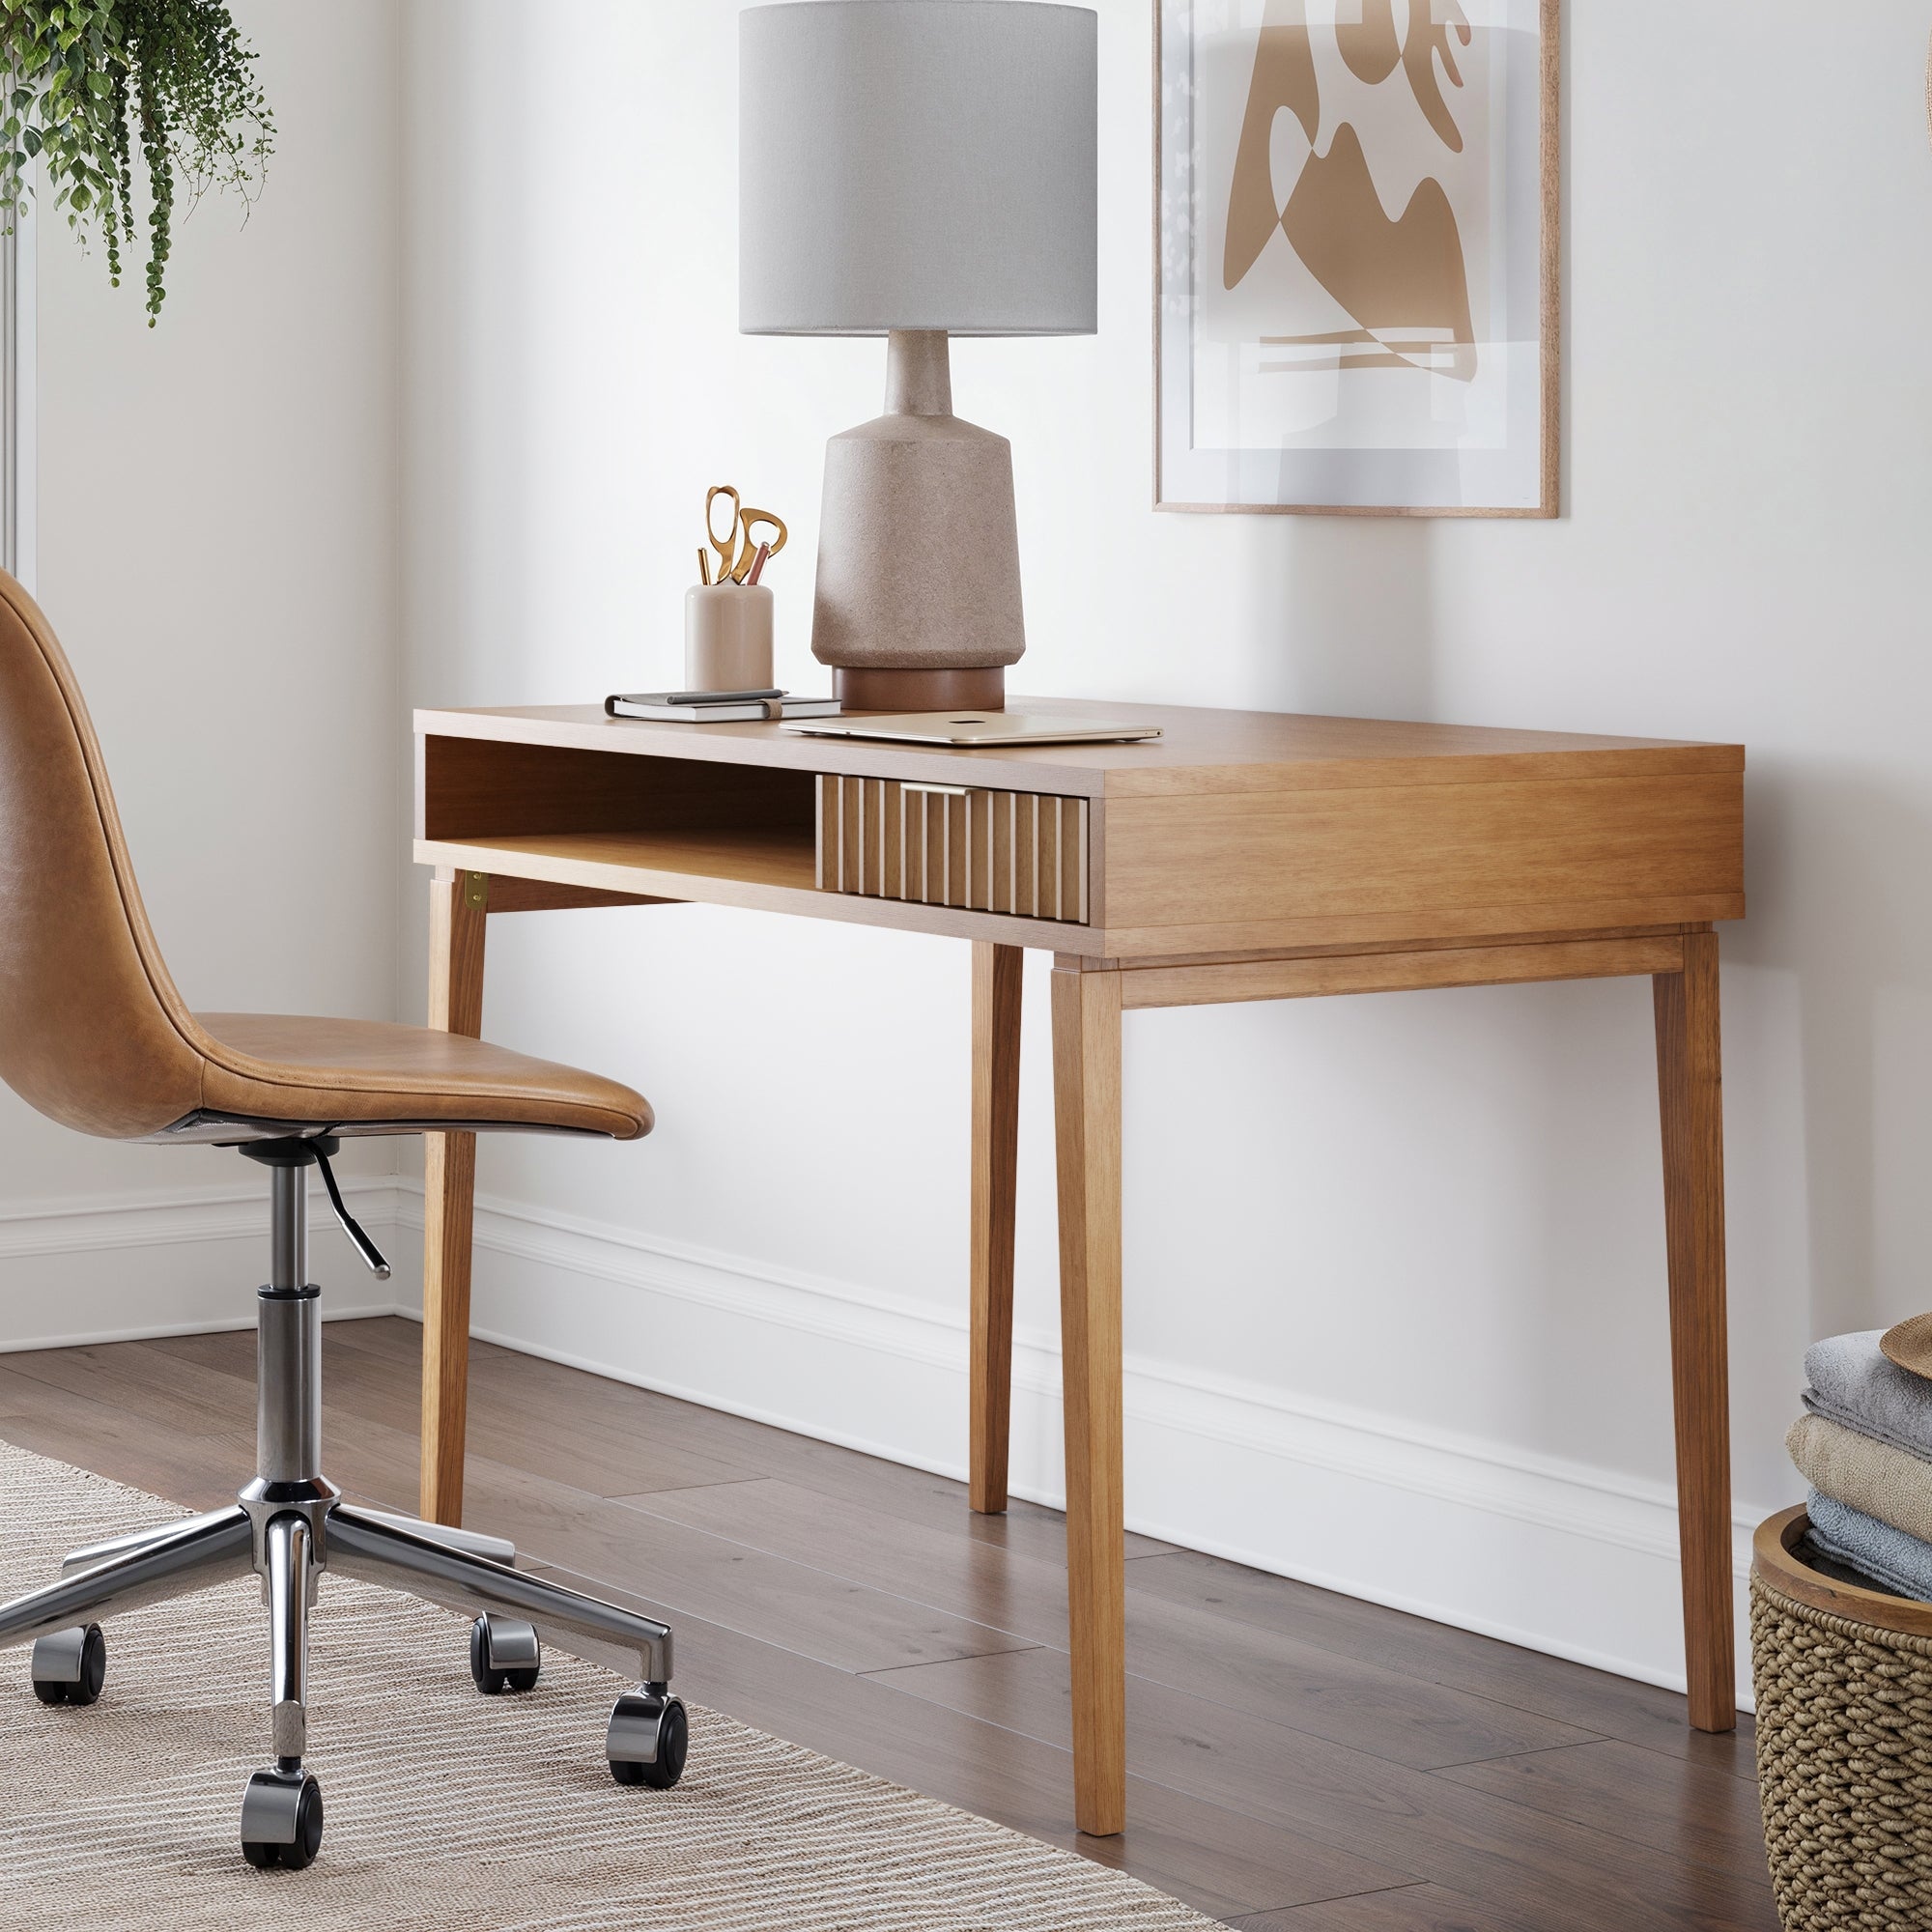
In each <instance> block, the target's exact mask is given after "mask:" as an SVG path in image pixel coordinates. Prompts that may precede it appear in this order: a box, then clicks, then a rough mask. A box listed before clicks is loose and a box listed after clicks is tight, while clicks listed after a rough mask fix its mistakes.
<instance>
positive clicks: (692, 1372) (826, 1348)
mask: <svg viewBox="0 0 1932 1932" xmlns="http://www.w3.org/2000/svg"><path fill="white" fill-rule="evenodd" d="M399 1221H400V1224H401V1226H400V1227H399V1230H398V1232H399V1234H400V1233H401V1228H402V1227H412V1228H417V1229H419V1228H420V1227H421V1224H422V1205H421V1196H420V1192H419V1191H412V1189H411V1188H410V1186H409V1184H408V1183H404V1184H403V1187H402V1191H401V1201H400V1213H399ZM476 1248H477V1257H476V1273H475V1288H474V1301H473V1309H474V1322H475V1330H476V1333H477V1334H478V1335H479V1336H482V1337H483V1338H485V1339H487V1340H490V1341H493V1342H499V1343H501V1344H503V1345H504V1346H506V1347H508V1348H512V1349H518V1350H525V1351H526V1352H528V1353H532V1354H538V1355H544V1356H548V1357H550V1358H551V1359H553V1360H555V1361H559V1362H565V1363H568V1364H570V1365H571V1366H573V1367H577V1368H583V1369H589V1370H592V1371H594V1372H595V1373H597V1374H600V1375H606V1376H611V1377H613V1378H617V1379H619V1380H624V1381H629V1382H634V1383H637V1384H639V1385H641V1386H643V1387H646V1388H653V1389H659V1390H662V1391H663V1392H665V1393H666V1394H668V1395H674V1396H681V1397H684V1398H686V1399H688V1400H691V1401H695V1402H698V1403H703V1404H705V1405H707V1406H711V1407H714V1408H723V1409H727V1410H730V1411H732V1412H734V1413H737V1414H741V1415H746V1416H750V1417H753V1418H754V1419H755V1420H757V1421H760V1422H770V1423H775V1424H777V1425H779V1426H780V1427H781V1428H785V1429H791V1430H797V1431H799V1432H801V1433H803V1434H805V1435H814V1436H818V1437H820V1438H822V1439H825V1440H828V1441H833V1442H839V1443H843V1444H845V1445H847V1446H848V1447H851V1448H854V1449H861V1450H865V1451H867V1452H869V1453H871V1454H875V1455H881V1456H885V1457H889V1458H891V1459H892V1460H893V1461H895V1462H899V1463H909V1464H911V1465H913V1466H915V1467H919V1468H924V1469H930V1470H933V1471H935V1472H937V1473H940V1474H944V1475H948V1476H954V1477H961V1476H963V1475H964V1474H965V1454H966V1441H965V1434H966V1425H965V1416H966V1354H967V1338H966V1321H965V1315H964V1311H963V1310H961V1311H958V1312H953V1311H948V1310H943V1309H936V1308H934V1307H932V1306H930V1305H929V1304H926V1303H923V1302H918V1301H914V1300H911V1299H909V1298H906V1297H902V1296H897V1295H892V1294H887V1293H879V1292H877V1291H873V1290H869V1289H866V1290H862V1289H856V1288H853V1287H852V1286H850V1285H849V1284H845V1283H840V1282H836V1281H830V1280H826V1279H823V1278H820V1277H815V1276H811V1275H808V1274H804V1273H801V1272H799V1271H797V1270H793V1269H787V1268H782V1267H779V1266H776V1265H772V1264H764V1263H758V1262H752V1261H748V1260H745V1259H744V1258H742V1257H737V1256H732V1255H727V1254H723V1253H718V1252H715V1251H712V1250H708V1249H701V1248H696V1247H692V1246H688V1245H684V1244H680V1243H674V1242H670V1241H665V1240H659V1239H654V1238H648V1237H645V1236H640V1235H638V1234H636V1233H633V1232H632V1231H630V1230H627V1229H622V1228H617V1227H613V1226H610V1225H607V1224H600V1223H596V1222H591V1221H585V1220H582V1219H577V1218H574V1217H571V1216H568V1215H562V1214H553V1213H549V1212H546V1211H544V1210H541V1209H537V1208H529V1207H526V1206H522V1205H518V1204H513V1203H509V1202H504V1201H497V1200H488V1199H486V1200H484V1201H482V1202H479V1204H478V1209H477V1217H476ZM398 1275H399V1277H401V1278H403V1279H415V1280H419V1279H420V1274H419V1270H411V1269H409V1268H399V1269H398ZM399 1312H402V1313H406V1314H419V1312H420V1311H419V1308H414V1307H407V1306H406V1307H403V1308H401V1309H400V1311H399ZM1013 1384H1014V1400H1013V1449H1012V1471H1013V1475H1012V1487H1013V1492H1014V1493H1015V1494H1017V1495H1021V1496H1026V1497H1029V1498H1031V1499H1033V1500H1036V1501H1039V1502H1044V1503H1049V1504H1054V1505H1058V1504H1060V1503H1061V1502H1062V1501H1063V1500H1064V1490H1063V1480H1064V1478H1063V1471H1062V1466H1061V1455H1060V1405H1059V1350H1058V1346H1057V1341H1056V1338H1054V1337H1052V1336H1049V1335H1044V1334H1037V1333H1036V1334H1030V1333H1022V1334H1020V1335H1018V1336H1016V1337H1015V1345H1014V1367H1013ZM1125 1409H1126V1425H1127V1451H1126V1463H1127V1467H1126V1490H1127V1520H1128V1525H1129V1527H1130V1528H1133V1529H1136V1530H1140V1531H1142V1532H1144V1533H1146V1534H1147V1535H1150V1536H1154V1537H1160V1538H1163V1539H1165V1540H1167V1541H1170V1542H1174V1543H1179V1544H1182V1545H1184V1546H1186V1547H1187V1548H1194V1549H1200V1550H1206V1551H1208V1552H1209V1553H1211V1554H1215V1555H1221V1556H1227V1557H1230V1558H1233V1559H1235V1560H1236V1561H1238V1562H1242V1563H1247V1564H1252V1565H1255V1566H1257V1567H1259V1568H1261V1569H1264V1570H1269V1571H1273V1572H1275V1573H1277V1574H1279V1575H1282V1576H1287V1577H1298V1578H1300V1579H1302V1580H1304V1581H1306V1582H1310V1583H1315V1584H1319V1585H1321V1586H1323V1587H1326V1588H1331V1589H1336V1590H1341V1591H1345V1592H1347V1593H1348V1594H1350V1595H1352V1596H1358V1597H1365V1598H1368V1599H1370V1600H1372V1601H1374V1602H1377V1603H1381V1604H1386V1605H1391V1606H1393V1607H1395V1608H1399V1609H1404V1610H1409V1611H1413V1612H1416V1613H1418V1614H1420V1615H1423V1616H1427V1617H1431V1618H1435V1619H1436V1620H1437V1621H1440V1622H1444V1623H1450V1624H1455V1625H1459V1626H1461V1627H1463V1628H1464V1629H1468V1630H1474V1631H1480V1632H1482V1633H1484V1634H1488V1635H1492V1636H1496V1637H1500V1638H1503V1639H1504V1640H1506V1641H1508V1642H1511V1643H1518V1644H1524V1645H1527V1646H1529V1647H1530V1648H1532V1649H1536V1650H1542V1651H1547V1652H1550V1653H1552V1654H1554V1655H1556V1656H1559V1657H1566V1658H1571V1659H1574V1660H1575V1661H1577V1662H1583V1663H1589V1664H1593V1665H1596V1666H1598V1667H1600V1668H1603V1669H1606V1670H1612V1671H1616V1672H1618V1673H1619V1674H1621V1675H1624V1676H1628V1677H1633V1678H1637V1679H1639V1680H1642V1681H1644V1682H1647V1683H1653V1684H1662V1685H1665V1686H1668V1687H1670V1688H1672V1689H1676V1690H1682V1689H1683V1687H1684V1663H1683V1637H1682V1623H1681V1611H1680V1607H1679V1571H1678V1562H1677V1512H1676V1506H1675V1501H1674V1496H1673V1492H1671V1491H1670V1490H1669V1489H1668V1488H1667V1487H1666V1486H1663V1485H1660V1484H1654V1483H1646V1482H1641V1481H1638V1480H1635V1479H1634V1478H1631V1477H1627V1476H1624V1475H1620V1474H1617V1473H1613V1472H1610V1471H1606V1470H1603V1469H1597V1468H1591V1467H1588V1466H1585V1465H1583V1464H1579V1463H1566V1462H1561V1461H1558V1460H1556V1459H1554V1458H1549V1457H1542V1456H1537V1455H1534V1454H1532V1453H1529V1452H1525V1451H1522V1450H1519V1449H1516V1448H1513V1447H1510V1446H1508V1445H1504V1444H1500V1443H1496V1442H1492V1441H1487V1440H1485V1439H1483V1438H1481V1437H1479V1436H1476V1435H1453V1434H1450V1433H1447V1432H1444V1431H1439V1430H1433V1429H1428V1428H1424V1427H1420V1426H1418V1425H1415V1424H1412V1423H1408V1422H1405V1421H1403V1420H1402V1419H1400V1418H1398V1417H1392V1416H1387V1415H1379V1414H1375V1413H1370V1412H1366V1411H1362V1410H1357V1409H1351V1408H1347V1407H1344V1406H1341V1405H1337V1404H1328V1403H1322V1402H1321V1401H1319V1400H1315V1399H1312V1398H1307V1397H1301V1396H1291V1395H1287V1394H1284V1393H1283V1392H1281V1391H1279V1390H1275V1389H1271V1388H1267V1387H1264V1386H1263V1385H1261V1384H1259V1383H1255V1382H1249V1381H1237V1380H1235V1379H1233V1378H1223V1377H1216V1376H1209V1375H1206V1374H1201V1373H1198V1372H1194V1371H1181V1370H1177V1369H1175V1368H1173V1367H1171V1366H1168V1365H1165V1364H1162V1363H1159V1362H1155V1361H1151V1360H1148V1359H1146V1358H1144V1357H1136V1356H1132V1355H1129V1356H1128V1358H1127V1362H1126V1385H1125ZM1766 1514H1768V1512H1767V1511H1765V1510H1760V1509H1753V1508H1750V1507H1748V1506H1740V1507H1739V1508H1738V1509H1737V1510H1736V1511H1735V1514H1734V1532H1733V1564H1734V1570H1735V1575H1736V1577H1737V1579H1738V1586H1737V1590H1736V1605H1737V1615H1738V1619H1739V1638H1740V1641H1739V1651H1738V1654H1739V1657H1740V1659H1741V1660H1742V1661H1743V1662H1741V1682H1740V1685H1739V1692H1740V1695H1741V1697H1743V1698H1745V1699H1746V1701H1747V1702H1748V1697H1749V1684H1748V1681H1747V1660H1748V1656H1749V1650H1748V1644H1747V1642H1746V1641H1745V1623H1744V1613H1745V1599H1744V1589H1743V1579H1744V1577H1745V1576H1746V1572H1747V1563H1748V1557H1749V1538H1750V1531H1751V1528H1752V1526H1753V1525H1754V1524H1755V1523H1756V1522H1757V1521H1758V1520H1761V1518H1762V1517H1763V1516H1764V1515H1766Z"/></svg>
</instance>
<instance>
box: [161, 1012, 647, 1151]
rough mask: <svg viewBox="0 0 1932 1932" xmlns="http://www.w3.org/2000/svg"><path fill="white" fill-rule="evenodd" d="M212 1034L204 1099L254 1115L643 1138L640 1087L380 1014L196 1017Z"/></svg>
mask: <svg viewBox="0 0 1932 1932" xmlns="http://www.w3.org/2000/svg"><path fill="white" fill-rule="evenodd" d="M194 1021H195V1024H196V1025H197V1026H198V1027H199V1028H200V1029H201V1030H202V1032H203V1033H204V1034H205V1035H206V1036H207V1038H206V1042H205V1045H204V1053H205V1055H206V1065H205V1067H204V1069H203V1073H202V1086H201V1092H202V1104H203V1106H204V1107H206V1108H208V1109H209V1110H210V1111H211V1112H215V1113H222V1114H235V1115H241V1116H244V1117H248V1118H252V1119H268V1120H274V1121H288V1122H312V1123H315V1124H317V1125H334V1124H341V1125H344V1126H353V1125H355V1124H358V1123H359V1124H365V1125H366V1124H373V1123H376V1122H411V1123H412V1124H419V1125H431V1124H435V1123H439V1122H449V1123H451V1124H461V1125H463V1126H466V1127H475V1126H493V1125H495V1126H504V1127H548V1128H552V1129H554V1130H561V1131H564V1132H571V1131H575V1132H578V1133H592V1134H608V1135H610V1136H611V1137H612V1138H613V1139H616V1140H620V1141H628V1140H636V1139H637V1138H638V1136H639V1134H647V1133H649V1132H650V1130H651V1110H650V1105H649V1103H648V1102H647V1101H646V1100H645V1099H644V1097H643V1095H642V1094H635V1093H633V1092H632V1091H631V1089H630V1088H628V1087H626V1086H623V1085H622V1084H621V1083H619V1082H618V1081H615V1080H606V1079H605V1078H603V1077H602V1075H600V1074H596V1073H585V1072H582V1070H581V1069H579V1068H577V1067H575V1066H560V1065H557V1064H556V1063H555V1062H554V1061H549V1060H533V1059H531V1058H530V1056H529V1055H527V1054H523V1053H512V1052H511V1051H510V1050H509V1049H508V1048H507V1047H502V1046H492V1045H490V1044H489V1043H488V1042H487V1041H485V1040H480V1039H468V1038H465V1037H464V1036H463V1035H461V1034H449V1033H438V1032H435V1031H433V1030H431V1029H430V1028H427V1027H410V1026H392V1025H389V1024H388V1023H386V1022H385V1021H382V1020H338V1019H310V1018H305V1017H302V1016H299V1015H296V1014H290V1013H196V1014H195V1015H194Z"/></svg>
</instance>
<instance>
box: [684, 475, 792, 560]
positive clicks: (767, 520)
mask: <svg viewBox="0 0 1932 1932" xmlns="http://www.w3.org/2000/svg"><path fill="white" fill-rule="evenodd" d="M719 497H729V498H730V499H731V521H730V522H729V523H728V524H726V525H725V534H724V535H723V536H722V537H721V536H720V535H719V534H718V519H717V512H716V511H715V510H714V508H713V507H712V506H713V505H714V504H715V503H716V502H717V501H718V499H719ZM760 524H765V525H769V526H771V529H772V531H773V536H772V538H771V551H770V554H771V555H773V556H776V555H778V554H779V552H780V551H781V550H783V549H784V547H785V526H784V522H783V520H782V519H781V518H779V517H775V516H773V515H772V513H771V512H770V511H769V510H748V509H746V508H745V507H744V505H743V503H742V501H741V500H740V498H739V496H738V493H737V491H736V490H734V489H733V488H732V487H731V485H730V484H728V483H714V484H713V485H712V486H711V488H710V489H709V490H707V491H706V492H705V493H704V535H705V539H706V541H707V542H708V543H709V544H710V546H711V548H712V549H713V550H715V551H716V552H717V553H718V570H717V574H716V575H715V576H714V575H711V574H710V563H711V560H710V558H709V557H707V556H706V555H705V554H704V553H703V552H702V551H699V552H698V553H697V564H698V571H699V574H700V575H701V576H703V578H704V581H705V582H707V583H724V582H727V581H728V582H732V583H742V582H744V581H745V578H746V576H747V574H748V573H749V572H750V570H751V568H752V565H753V563H755V562H756V561H757V555H758V548H759V545H758V540H757V539H756V538H754V537H753V534H752V531H753V528H754V527H755V526H758V525H760Z"/></svg>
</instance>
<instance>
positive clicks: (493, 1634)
mask: <svg viewBox="0 0 1932 1932" xmlns="http://www.w3.org/2000/svg"><path fill="white" fill-rule="evenodd" d="M542 1668H543V1649H542V1646H541V1645H540V1644H539V1643H538V1642H537V1634H536V1632H535V1630H533V1629H532V1628H531V1626H530V1625H528V1624H522V1623H518V1622H517V1621H516V1619H515V1618H513V1617H493V1616H480V1617H478V1618H477V1619H476V1621H475V1622H474V1623H473V1624H471V1625H470V1626H469V1675H470V1676H471V1678H473V1679H474V1680H475V1684H476V1688H477V1690H480V1691H482V1693H483V1694H484V1696H486V1697H499V1696H501V1695H502V1693H503V1692H504V1691H505V1690H535V1689H536V1683H537V1674H538V1672H539V1671H541V1670H542Z"/></svg>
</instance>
